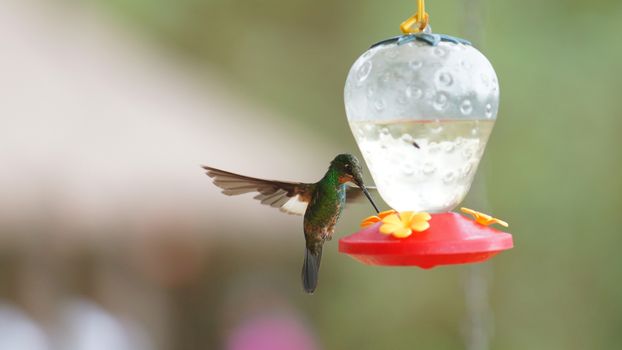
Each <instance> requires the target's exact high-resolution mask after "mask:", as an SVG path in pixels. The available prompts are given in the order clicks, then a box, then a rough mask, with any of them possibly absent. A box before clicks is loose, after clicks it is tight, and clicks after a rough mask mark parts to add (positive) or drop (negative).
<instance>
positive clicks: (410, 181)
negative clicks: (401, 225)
mask: <svg viewBox="0 0 622 350" xmlns="http://www.w3.org/2000/svg"><path fill="white" fill-rule="evenodd" d="M498 104H499V85H498V82H497V77H496V74H495V72H494V70H493V68H492V66H491V64H490V63H489V62H488V60H487V59H486V57H484V55H482V54H481V53H480V52H479V51H477V50H476V49H474V48H473V47H472V46H470V45H464V44H459V43H451V42H440V43H439V44H438V45H437V46H431V45H429V44H427V43H425V42H420V41H413V42H410V43H407V44H403V45H397V44H396V43H387V44H382V45H379V46H376V47H373V48H371V49H370V50H368V51H367V52H365V53H364V54H363V55H362V56H361V57H359V58H358V60H357V61H356V62H355V63H354V65H353V66H352V68H351V70H350V73H349V74H348V78H347V81H346V87H345V105H346V113H347V115H348V121H349V123H350V127H351V128H352V133H353V134H354V137H355V139H356V142H357V143H358V146H359V148H360V150H361V153H362V154H363V157H364V159H365V161H366V163H367V165H368V167H369V169H370V171H371V174H372V176H373V178H374V181H375V183H376V186H377V188H378V191H379V192H380V195H381V196H382V198H383V199H384V200H385V201H386V202H387V203H388V204H389V205H390V206H391V207H392V208H394V209H396V210H399V211H404V210H415V211H429V212H444V211H449V210H451V209H453V208H455V207H456V206H457V205H458V204H459V203H460V202H461V201H462V200H463V199H464V196H465V195H466V194H467V192H468V190H469V188H470V186H471V182H472V181H473V177H474V175H475V172H476V169H477V166H478V164H479V161H480V159H481V157H482V155H483V153H484V149H485V146H486V142H487V140H488V137H489V135H490V132H491V131H492V128H493V124H494V121H495V119H496V115H497V109H498ZM417 146H418V147H417Z"/></svg>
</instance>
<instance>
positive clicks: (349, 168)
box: [330, 154, 363, 187]
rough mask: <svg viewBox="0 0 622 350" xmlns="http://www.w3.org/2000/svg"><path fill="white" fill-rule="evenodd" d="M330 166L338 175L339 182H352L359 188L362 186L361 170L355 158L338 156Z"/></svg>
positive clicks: (345, 155) (346, 155)
mask: <svg viewBox="0 0 622 350" xmlns="http://www.w3.org/2000/svg"><path fill="white" fill-rule="evenodd" d="M330 166H331V168H333V169H334V170H336V171H337V173H339V182H341V183H346V182H353V183H355V184H356V185H357V186H359V187H361V186H362V185H363V176H362V175H363V170H362V169H361V165H360V164H359V161H358V159H356V157H355V156H353V155H351V154H340V155H338V156H337V157H335V159H333V161H332V162H330Z"/></svg>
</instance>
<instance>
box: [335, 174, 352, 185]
mask: <svg viewBox="0 0 622 350" xmlns="http://www.w3.org/2000/svg"><path fill="white" fill-rule="evenodd" d="M338 181H339V184H342V185H343V184H345V183H346V182H354V177H353V176H352V175H341V176H339V178H338Z"/></svg>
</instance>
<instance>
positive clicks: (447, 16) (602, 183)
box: [100, 0, 622, 349]
mask: <svg viewBox="0 0 622 350" xmlns="http://www.w3.org/2000/svg"><path fill="white" fill-rule="evenodd" d="M100 2H101V6H102V7H105V8H107V9H109V10H110V11H111V12H112V13H115V14H117V15H118V16H120V17H121V18H124V19H126V20H127V22H128V24H130V25H131V26H133V27H135V28H136V29H137V30H139V31H142V32H143V33H144V34H145V35H146V36H148V37H149V38H151V40H155V41H158V42H159V43H161V44H162V45H163V46H165V47H168V48H170V49H171V50H175V51H176V52H179V53H182V54H184V55H185V56H186V58H187V59H188V60H189V61H191V62H192V63H193V64H197V65H199V66H203V67H205V69H206V70H205V71H206V74H209V72H210V71H214V70H217V71H219V72H220V73H222V74H223V75H224V76H225V77H226V78H228V79H229V80H230V81H231V82H232V84H233V86H234V87H235V88H236V89H238V90H239V91H240V92H241V93H242V94H244V95H246V96H247V97H249V98H252V99H254V100H256V101H258V102H260V103H262V104H267V105H269V106H271V107H272V108H274V109H276V110H280V111H281V112H283V113H282V114H283V115H287V116H288V118H292V119H295V120H297V121H299V122H300V123H301V124H304V125H306V127H307V128H308V130H309V132H310V133H314V134H318V136H319V137H323V138H324V140H325V141H326V142H327V143H331V144H334V145H336V147H340V148H342V149H347V150H354V149H355V146H354V143H353V140H352V138H351V137H350V136H349V135H350V134H349V129H348V127H347V124H346V119H345V116H344V108H343V99H342V91H343V84H344V81H345V77H346V74H347V72H348V69H349V67H350V65H351V64H352V62H354V60H355V59H356V57H357V56H358V55H359V54H360V53H362V52H363V51H364V50H365V49H366V48H367V47H368V46H369V45H370V44H371V43H373V42H376V41H378V40H380V39H383V38H385V37H388V36H392V35H396V34H397V33H398V26H399V23H400V22H401V21H402V20H403V19H405V18H406V17H407V16H409V15H410V14H411V13H412V12H413V11H414V8H415V1H393V2H386V1H383V2H380V1H372V0H356V1H355V0H344V1H328V0H316V1H309V0H291V1H276V0H263V1H239V0H201V1H199V0H178V1H164V0H150V1H146V0H106V1H103V0H101V1H100ZM468 6H477V7H478V9H479V11H476V12H475V15H473V17H471V18H465V17H463V13H469V14H473V13H474V12H473V11H465V9H466V8H467V7H468ZM428 10H429V12H430V14H431V24H432V26H433V28H434V29H435V31H437V32H442V33H448V34H454V35H458V36H460V35H464V33H473V32H476V33H478V35H479V36H480V37H479V38H477V39H476V40H475V41H476V44H479V45H478V46H480V47H481V49H482V50H483V51H484V52H485V53H486V55H487V56H488V57H489V59H490V60H491V62H492V63H493V64H494V66H495V68H496V70H497V73H498V76H499V81H500V83H501V92H502V99H501V109H500V113H499V120H498V122H497V126H496V128H495V132H494V133H493V135H492V138H491V140H490V142H489V145H488V149H487V153H486V159H485V161H484V164H483V166H482V168H481V169H480V175H481V176H483V177H484V178H485V180H486V183H485V185H486V189H487V190H486V192H485V193H487V197H488V202H489V206H490V208H493V209H494V214H495V215H496V216H498V217H500V218H503V219H505V220H507V221H509V222H510V224H511V231H512V232H513V233H514V234H515V244H516V248H515V249H514V250H512V251H510V252H507V253H504V254H502V255H501V256H500V257H498V258H496V259H495V260H494V261H493V262H492V264H493V265H494V271H493V275H494V277H493V278H492V286H491V304H492V309H493V310H494V334H495V335H494V338H493V340H492V348H495V349H526V348H528V349H586V348H591V349H598V348H600V349H606V348H615V347H616V345H617V346H618V347H619V346H620V344H622V334H621V333H620V332H619V330H620V329H621V328H622V316H621V315H622V282H621V280H620V278H619V276H620V275H621V274H622V263H620V259H619V257H618V256H619V250H620V246H621V245H622V238H621V235H620V227H621V225H622V219H621V218H622V215H620V214H619V212H620V210H622V178H621V176H620V174H621V173H622V157H620V147H621V146H622V142H621V141H620V136H619V135H618V134H617V133H618V132H620V130H622V118H620V112H619V111H620V106H619V105H618V103H621V101H620V100H618V98H620V91H621V89H620V88H621V85H622V83H621V82H622V69H621V68H620V62H622V41H621V40H619V37H618V30H619V29H620V24H621V23H622V3H620V2H619V1H614V0H611V1H605V0H601V1H590V2H587V1H579V0H573V1H566V0H556V1H547V2H541V1H534V0H528V1H503V2H501V1H492V0H481V1H466V2H459V1H444V2H440V1H429V2H428ZM474 28H475V29H474ZM311 151H312V150H310V152H311ZM482 195H484V192H481V191H475V192H472V193H471V196H470V198H469V201H473V202H478V201H482V200H481V198H479V199H478V198H476V197H477V196H482ZM346 216H348V215H346ZM353 216H354V215H353ZM355 222H356V218H350V219H346V220H344V221H343V222H342V223H341V224H340V227H339V229H340V230H341V231H348V230H351V228H353V227H355V226H354V225H355ZM335 243H336V242H332V244H330V249H327V252H326V256H325V259H324V262H323V265H324V270H323V276H322V281H321V286H320V289H319V292H318V293H317V294H316V295H315V296H313V297H306V296H300V297H299V300H298V302H299V303H300V305H303V307H304V308H305V309H306V310H307V311H308V313H309V315H310V318H311V319H312V320H313V324H314V325H315V327H316V329H317V331H318V334H319V336H320V338H321V339H322V342H323V345H325V346H326V348H329V349H340V348H357V349H378V348H387V349H410V348H413V347H415V346H416V347H418V348H424V349H425V348H439V349H441V348H442V349H459V348H462V347H463V341H462V334H461V327H463V325H462V322H463V321H464V297H463V291H462V285H461V284H460V283H459V281H460V278H463V277H460V276H461V275H464V273H465V268H463V267H451V268H440V269H435V270H433V271H421V270H416V269H388V268H373V267H367V266H362V265H360V264H357V263H355V262H354V261H351V260H349V259H348V258H346V257H344V256H338V255H337V253H336V244H335ZM236 249H239V248H235V247H231V250H232V251H235V250H236ZM266 249H268V250H269V249H270V248H269V247H267V248H266ZM296 253H298V251H296ZM241 256H242V254H241V253H239V254H238V255H235V259H234V260H236V261H237V259H241ZM229 262H231V261H229ZM299 263H300V261H299V256H298V255H297V254H293V253H292V254H290V253H287V254H283V256H282V261H278V262H277V261H273V265H270V266H272V268H274V266H277V265H278V266H285V267H283V269H284V270H286V271H284V273H287V274H290V275H293V276H297V274H298V269H299ZM240 271H241V270H240ZM240 271H238V272H240ZM221 277H222V278H226V274H225V275H223V276H221ZM322 287H324V288H322ZM293 294H294V295H296V293H293Z"/></svg>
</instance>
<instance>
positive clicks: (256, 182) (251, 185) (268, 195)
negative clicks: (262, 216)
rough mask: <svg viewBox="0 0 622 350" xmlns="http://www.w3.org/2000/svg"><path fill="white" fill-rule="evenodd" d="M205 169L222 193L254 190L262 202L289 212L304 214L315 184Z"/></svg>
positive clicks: (231, 194) (256, 197)
mask: <svg viewBox="0 0 622 350" xmlns="http://www.w3.org/2000/svg"><path fill="white" fill-rule="evenodd" d="M203 169H205V170H207V176H209V177H211V178H212V181H214V184H215V185H216V186H218V187H220V188H222V193H224V194H226V195H228V196H235V195H238V194H244V193H249V192H251V193H252V192H254V193H257V195H256V196H255V197H253V198H255V199H257V200H259V201H261V204H266V205H269V206H271V207H274V208H279V209H280V210H281V211H282V212H285V213H288V214H295V215H304V213H305V210H307V205H308V204H309V202H310V201H311V196H312V194H313V189H314V186H315V185H314V184H307V183H301V182H284V181H273V180H263V179H257V178H254V177H249V176H244V175H239V174H234V173H230V172H228V171H224V170H220V169H216V168H212V167H209V166H203Z"/></svg>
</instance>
